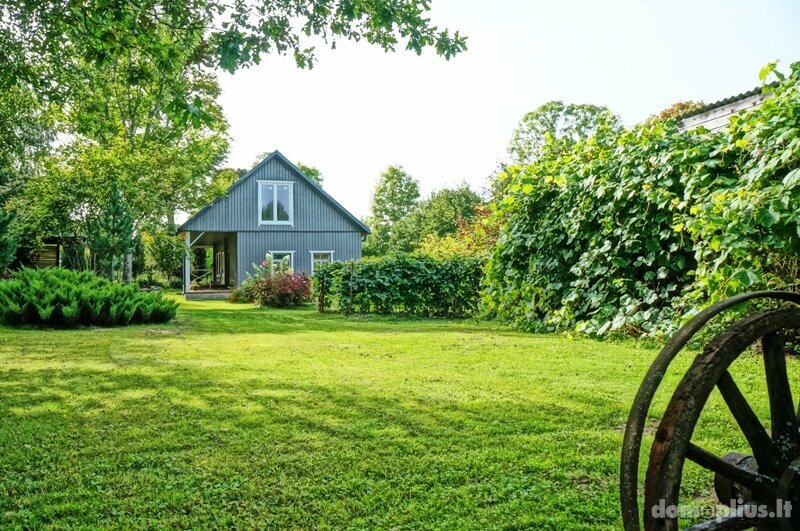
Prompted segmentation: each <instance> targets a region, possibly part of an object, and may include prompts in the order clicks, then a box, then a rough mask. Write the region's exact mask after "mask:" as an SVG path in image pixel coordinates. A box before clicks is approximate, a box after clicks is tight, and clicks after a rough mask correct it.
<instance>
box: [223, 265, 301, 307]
mask: <svg viewBox="0 0 800 531" xmlns="http://www.w3.org/2000/svg"><path fill="white" fill-rule="evenodd" d="M253 269H254V273H253V274H252V275H250V276H249V277H248V278H247V280H245V281H244V282H243V283H242V285H241V287H239V288H237V289H235V290H234V291H233V293H231V301H232V302H251V303H253V304H255V305H256V306H259V307H267V306H269V307H274V308H289V307H293V306H299V305H301V304H303V303H304V302H309V301H310V300H311V279H310V278H308V275H306V274H305V273H295V272H294V270H293V269H292V268H291V267H289V262H288V261H287V260H273V259H272V257H271V256H269V255H267V257H266V260H264V261H263V262H261V264H260V265H257V264H253Z"/></svg>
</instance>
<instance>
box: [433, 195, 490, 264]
mask: <svg viewBox="0 0 800 531" xmlns="http://www.w3.org/2000/svg"><path fill="white" fill-rule="evenodd" d="M498 235H499V225H498V223H497V220H496V219H495V216H494V213H493V211H492V209H491V208H490V207H489V206H479V207H476V208H475V210H474V215H473V218H472V220H471V221H469V222H467V221H464V220H461V221H459V222H458V230H456V232H455V233H453V234H445V235H444V236H438V235H436V234H429V235H428V236H425V237H424V238H423V239H422V242H421V243H420V246H419V252H420V253H421V254H424V255H427V256H431V257H433V258H439V259H441V258H451V257H454V256H475V257H478V258H482V259H484V260H487V259H488V258H489V257H490V256H491V254H492V251H494V247H495V245H497V238H498Z"/></svg>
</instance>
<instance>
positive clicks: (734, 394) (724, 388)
mask: <svg viewBox="0 0 800 531" xmlns="http://www.w3.org/2000/svg"><path fill="white" fill-rule="evenodd" d="M717 388H718V389H719V391H720V393H721V394H722V398H723V399H724V400H725V403H726V404H727V405H728V409H730V410H731V413H733V417H734V418H735V419H736V423H737V424H738V425H739V428H741V430H742V433H744V436H745V438H746V439H747V442H748V444H749V445H750V448H751V449H752V450H753V457H755V458H756V462H758V466H759V468H760V469H761V470H762V471H764V472H765V473H767V474H770V475H776V474H777V473H778V470H779V468H780V467H779V465H778V451H777V448H776V447H775V443H773V442H772V439H770V437H769V435H768V434H767V430H765V429H764V425H763V424H761V421H760V420H759V419H758V417H757V416H756V414H755V413H754V412H753V408H751V407H750V404H748V403H747V400H746V399H745V397H744V395H742V392H741V391H740V390H739V387H738V386H737V385H736V382H734V381H733V377H732V376H731V374H730V373H729V372H728V371H725V372H724V373H722V376H721V377H720V379H719V381H717Z"/></svg>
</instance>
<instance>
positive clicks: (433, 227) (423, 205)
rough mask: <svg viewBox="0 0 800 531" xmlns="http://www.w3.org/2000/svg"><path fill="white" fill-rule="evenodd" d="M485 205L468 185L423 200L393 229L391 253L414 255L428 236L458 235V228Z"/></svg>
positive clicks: (437, 193) (468, 221) (443, 190)
mask: <svg viewBox="0 0 800 531" xmlns="http://www.w3.org/2000/svg"><path fill="white" fill-rule="evenodd" d="M482 203H483V200H482V199H481V197H480V196H479V195H478V194H476V193H475V192H473V191H472V189H471V188H470V187H469V186H468V185H467V184H462V185H461V186H459V187H458V188H444V189H442V190H438V191H436V192H433V193H432V194H431V196H430V197H429V198H428V199H425V200H424V201H421V202H420V203H419V204H418V205H417V206H416V207H415V208H414V210H413V211H412V212H411V214H410V215H408V216H405V217H403V218H401V219H400V220H399V221H398V222H396V223H395V224H394V226H393V228H392V234H391V239H390V241H389V251H390V252H411V251H414V250H416V249H418V248H419V247H420V245H421V244H422V242H423V240H425V238H428V237H439V238H441V237H444V236H447V235H453V234H456V232H457V231H458V229H459V227H460V226H462V225H464V224H469V223H471V222H472V221H473V220H474V219H475V209H476V208H478V207H479V206H480V205H481V204H482Z"/></svg>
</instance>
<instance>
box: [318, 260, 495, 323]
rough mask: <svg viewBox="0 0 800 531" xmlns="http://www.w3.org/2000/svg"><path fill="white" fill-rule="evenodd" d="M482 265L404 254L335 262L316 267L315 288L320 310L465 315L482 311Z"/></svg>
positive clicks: (476, 261) (430, 315)
mask: <svg viewBox="0 0 800 531" xmlns="http://www.w3.org/2000/svg"><path fill="white" fill-rule="evenodd" d="M483 265H484V263H483V261H482V260H480V259H478V258H473V257H454V258H448V259H442V260H437V259H434V258H430V257H427V256H417V255H405V254H400V255H396V256H389V257H385V258H380V259H366V260H362V261H359V262H354V261H350V262H333V263H330V264H324V265H321V266H319V267H318V268H317V270H316V271H315V273H314V290H315V296H316V299H317V305H318V308H319V309H320V311H324V310H327V309H330V308H335V309H338V310H340V311H342V312H344V313H379V314H390V313H403V314H409V315H423V316H429V317H466V316H471V315H474V314H475V313H476V312H477V310H478V303H479V301H480V290H481V278H482V276H483Z"/></svg>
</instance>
